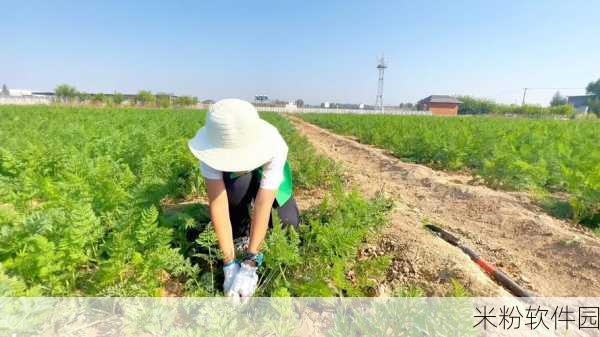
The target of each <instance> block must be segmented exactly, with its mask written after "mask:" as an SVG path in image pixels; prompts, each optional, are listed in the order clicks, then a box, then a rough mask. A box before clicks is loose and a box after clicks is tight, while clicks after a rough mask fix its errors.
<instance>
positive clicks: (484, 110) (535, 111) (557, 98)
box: [458, 79, 600, 117]
mask: <svg viewBox="0 0 600 337" xmlns="http://www.w3.org/2000/svg"><path fill="white" fill-rule="evenodd" d="M586 94H587V95H589V96H590V97H589V98H588V110H589V112H591V113H593V114H595V115H596V116H598V117H600V79H598V80H597V81H592V82H590V83H589V84H588V85H587V87H586ZM458 99H459V100H461V101H462V104H461V105H460V106H459V109H458V113H459V114H469V115H478V114H493V113H497V114H522V115H562V116H565V117H571V116H573V115H575V108H574V107H573V106H572V105H570V104H567V98H566V97H564V96H563V95H561V93H560V92H559V91H557V92H556V93H555V94H554V96H552V99H551V101H550V106H549V107H542V106H539V105H530V104H523V105H517V104H502V103H497V102H495V101H493V100H490V99H484V98H476V97H471V96H459V97H458Z"/></svg>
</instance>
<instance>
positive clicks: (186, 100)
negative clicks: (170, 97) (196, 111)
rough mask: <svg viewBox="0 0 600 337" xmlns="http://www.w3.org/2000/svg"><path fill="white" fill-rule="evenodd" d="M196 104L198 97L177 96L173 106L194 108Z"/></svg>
mask: <svg viewBox="0 0 600 337" xmlns="http://www.w3.org/2000/svg"><path fill="white" fill-rule="evenodd" d="M196 104H198V97H193V96H179V97H177V98H176V99H175V105H177V106H194V105H196Z"/></svg>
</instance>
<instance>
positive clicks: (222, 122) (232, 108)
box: [188, 98, 281, 172]
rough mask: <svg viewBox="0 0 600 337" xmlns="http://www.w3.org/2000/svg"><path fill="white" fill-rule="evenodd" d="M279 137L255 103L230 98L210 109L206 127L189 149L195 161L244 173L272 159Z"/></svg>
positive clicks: (220, 169)
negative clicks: (259, 114)
mask: <svg viewBox="0 0 600 337" xmlns="http://www.w3.org/2000/svg"><path fill="white" fill-rule="evenodd" d="M280 137H281V136H280V135H279V131H278V130H277V129H276V128H275V127H274V126H273V125H271V124H269V123H267V122H266V121H264V120H262V119H261V118H260V117H259V116H258V112H257V111H256V108H254V106H253V105H252V104H250V103H248V102H246V101H243V100H241V99H236V98H228V99H223V100H220V101H218V102H216V103H215V104H213V105H212V106H211V107H210V110H209V111H208V114H207V115H206V123H205V124H204V127H202V128H201V129H200V130H198V133H196V136H195V137H194V138H192V139H190V141H189V142H188V146H189V148H190V150H191V151H192V153H193V154H194V156H195V157H196V158H198V159H199V160H200V161H202V162H203V163H205V164H207V165H208V166H210V167H212V168H213V169H215V170H219V171H224V172H241V171H250V170H254V169H255V168H257V167H259V166H261V165H263V164H265V163H266V162H268V161H269V160H271V158H272V157H273V156H274V154H275V147H274V145H275V144H277V140H278V139H280Z"/></svg>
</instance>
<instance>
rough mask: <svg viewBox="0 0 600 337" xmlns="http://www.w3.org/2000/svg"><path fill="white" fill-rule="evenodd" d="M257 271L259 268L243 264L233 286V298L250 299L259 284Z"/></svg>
mask: <svg viewBox="0 0 600 337" xmlns="http://www.w3.org/2000/svg"><path fill="white" fill-rule="evenodd" d="M257 269H258V268H257V267H252V266H250V265H248V264H246V263H242V264H241V266H240V269H239V271H238V273H237V275H236V276H235V279H234V280H233V285H232V286H231V290H230V292H231V293H233V294H234V295H233V296H236V295H239V296H241V297H250V296H252V295H253V294H254V291H255V290H256V285H257V284H258V275H257V274H256V270H257Z"/></svg>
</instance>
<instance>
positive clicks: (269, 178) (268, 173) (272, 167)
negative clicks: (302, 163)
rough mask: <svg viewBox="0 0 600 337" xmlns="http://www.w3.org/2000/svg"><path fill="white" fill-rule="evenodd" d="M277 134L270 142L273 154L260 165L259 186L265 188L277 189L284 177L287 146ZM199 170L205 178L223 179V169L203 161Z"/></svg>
mask: <svg viewBox="0 0 600 337" xmlns="http://www.w3.org/2000/svg"><path fill="white" fill-rule="evenodd" d="M277 134H278V136H279V137H277V140H276V141H275V142H274V143H273V144H272V145H273V148H274V151H273V153H274V155H273V157H272V158H271V159H270V160H269V161H267V162H266V163H264V164H263V165H262V168H263V177H262V179H261V181H260V187H261V188H263V189H266V190H277V189H279V185H281V183H282V182H283V178H284V176H283V168H284V166H285V162H286V160H287V154H288V146H287V144H286V143H285V141H284V140H283V138H282V137H281V135H280V134H279V133H277ZM255 169H256V168H255ZM200 170H201V171H202V176H203V177H204V178H206V179H209V180H222V179H223V171H219V170H216V169H214V168H212V167H210V166H208V165H207V164H205V163H203V162H201V163H200ZM251 171H252V170H251Z"/></svg>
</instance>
